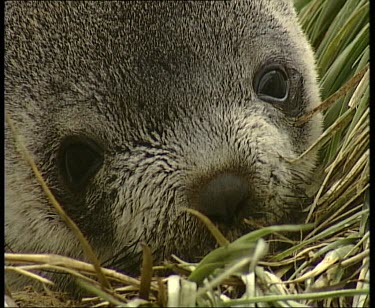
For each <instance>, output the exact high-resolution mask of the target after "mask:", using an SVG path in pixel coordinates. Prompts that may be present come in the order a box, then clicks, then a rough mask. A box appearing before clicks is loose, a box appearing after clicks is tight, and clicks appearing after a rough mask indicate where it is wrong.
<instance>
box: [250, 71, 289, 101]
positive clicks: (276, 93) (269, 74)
mask: <svg viewBox="0 0 375 308" xmlns="http://www.w3.org/2000/svg"><path fill="white" fill-rule="evenodd" d="M254 88H255V91H256V93H257V95H258V97H259V98H260V99H261V100H264V101H266V102H270V103H274V102H276V103H277V102H281V103H282V102H284V101H286V99H287V98H288V96H289V80H288V76H287V74H286V72H285V70H284V69H283V68H282V67H280V66H269V67H267V68H266V69H263V70H261V71H260V72H259V73H258V74H257V76H256V78H255V84H254Z"/></svg>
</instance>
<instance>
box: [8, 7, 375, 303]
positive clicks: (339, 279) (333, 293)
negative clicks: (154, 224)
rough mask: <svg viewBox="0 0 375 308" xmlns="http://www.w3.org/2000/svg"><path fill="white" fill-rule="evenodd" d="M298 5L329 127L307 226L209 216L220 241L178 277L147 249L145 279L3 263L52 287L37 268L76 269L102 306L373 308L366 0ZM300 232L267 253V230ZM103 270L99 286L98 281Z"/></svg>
mask: <svg viewBox="0 0 375 308" xmlns="http://www.w3.org/2000/svg"><path fill="white" fill-rule="evenodd" d="M295 4H296V8H297V10H298V11H299V15H300V20H301V23H302V26H303V28H304V29H305V31H306V33H307V34H308V36H309V38H310V40H311V43H312V45H313V47H314V49H315V51H316V57H317V65H318V69H319V75H320V84H321V92H322V99H323V104H322V105H321V106H320V107H319V111H323V113H324V118H325V122H324V125H325V132H324V134H323V135H322V136H321V138H320V139H319V141H318V142H317V143H316V144H315V145H314V146H319V147H321V152H320V154H321V155H320V156H321V157H320V159H321V169H322V172H323V174H324V180H323V182H322V184H321V185H320V187H319V189H318V192H317V194H316V196H315V198H314V201H313V202H312V204H311V205H310V206H309V207H308V208H307V209H306V223H307V224H310V225H307V226H274V227H269V228H265V229H262V230H257V231H255V232H252V233H251V234H248V235H245V236H244V237H242V238H240V239H238V240H236V241H234V242H233V243H229V242H227V240H226V239H225V238H224V237H223V235H222V234H221V233H220V231H219V230H218V229H217V228H216V227H215V226H214V225H213V224H211V223H210V221H209V220H206V219H204V218H202V220H203V221H204V223H205V224H206V225H207V226H208V228H209V229H210V231H211V232H212V233H213V234H214V236H215V238H216V239H217V240H218V243H220V244H221V247H220V248H218V249H217V250H215V251H212V252H211V253H210V254H209V255H207V256H206V257H205V258H204V259H203V260H202V261H201V263H199V264H198V265H197V264H189V263H186V262H184V261H182V260H179V259H178V258H176V263H175V264H166V267H167V268H169V269H174V270H175V271H176V275H172V276H169V277H165V278H163V277H157V276H156V275H154V276H153V275H151V274H152V273H154V274H155V273H157V272H158V271H159V270H160V269H161V267H160V266H159V267H152V256H150V252H149V250H147V248H145V249H144V262H143V265H142V266H143V270H142V277H141V278H140V279H135V278H132V277H128V276H126V275H124V274H121V273H117V272H115V271H113V270H108V269H101V270H99V269H98V266H96V269H95V266H93V265H91V264H86V263H84V262H80V261H77V260H73V259H69V258H66V257H61V256H55V255H21V254H17V255H16V254H6V255H5V260H6V263H7V264H12V265H6V266H5V270H6V271H18V272H21V273H23V274H25V275H29V276H32V277H33V278H35V279H39V280H40V281H41V283H44V284H45V285H48V284H51V283H52V282H49V281H46V280H45V278H41V277H39V276H38V275H37V274H35V273H34V270H36V269H54V270H56V269H57V270H60V271H64V272H67V273H70V274H72V275H75V276H76V277H77V278H78V279H80V281H81V285H82V286H83V287H84V288H86V289H88V290H89V291H90V292H92V294H95V296H94V297H91V298H85V299H83V300H82V302H81V303H80V304H82V305H87V306H95V307H101V306H108V305H112V306H113V305H114V306H138V305H146V306H147V305H159V306H191V307H192V306H246V307H312V306H324V307H333V306H335V307H338V306H339V307H367V306H369V238H370V233H369V227H368V225H369V65H368V64H369V1H366V0H346V1H343V0H337V1H332V0H295ZM306 116H313V114H310V115H306ZM301 120H306V118H305V119H301ZM301 159H303V157H302V158H301ZM190 213H191V214H192V215H197V216H199V214H197V213H194V211H192V212H190ZM311 226H313V227H311ZM293 230H294V231H296V230H297V231H300V232H301V234H302V235H301V239H300V240H299V241H295V243H294V244H293V245H292V246H291V247H290V248H288V249H286V250H284V251H282V252H280V253H278V254H276V255H268V254H267V244H266V242H265V241H264V240H263V239H262V238H263V237H264V236H265V235H267V234H269V233H270V232H282V231H293ZM303 230H304V232H302V231H303ZM88 250H89V249H88ZM94 258H95V257H92V259H94ZM93 264H95V262H94V263H93ZM152 268H153V272H152V271H151V269H152ZM150 273H151V274H150ZM98 275H99V277H101V279H100V280H101V281H102V283H101V284H100V283H98V282H97V281H96V280H94V279H93V278H94V277H95V276H98ZM42 279H44V280H42ZM110 283H111V284H112V283H116V284H117V285H120V287H117V288H115V287H110ZM48 294H50V295H51V293H48ZM17 296H18V297H17ZM51 296H52V295H51ZM13 297H14V298H15V299H17V298H18V299H19V298H20V295H19V294H18V295H17V293H14V294H13ZM40 300H41V298H40V297H39V301H40ZM60 303H61V302H58V303H54V304H50V305H53V306H59V305H60ZM64 304H65V305H69V304H72V305H77V303H76V302H71V303H68V302H67V301H65V302H64ZM36 305H37V302H36Z"/></svg>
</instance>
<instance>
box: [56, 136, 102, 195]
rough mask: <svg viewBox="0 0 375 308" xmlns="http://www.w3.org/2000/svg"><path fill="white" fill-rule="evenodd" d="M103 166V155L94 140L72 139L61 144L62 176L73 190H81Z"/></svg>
mask: <svg viewBox="0 0 375 308" xmlns="http://www.w3.org/2000/svg"><path fill="white" fill-rule="evenodd" d="M102 164H103V153H102V150H101V149H100V148H99V146H98V145H97V144H96V143H95V142H94V141H92V140H90V139H87V138H80V137H73V138H72V137H70V138H68V139H66V140H64V142H63V143H62V144H61V148H60V170H61V174H62V176H63V178H64V180H65V181H66V183H67V184H68V185H69V187H70V188H71V189H73V190H80V189H82V188H83V186H85V184H86V183H87V182H88V180H89V179H90V178H91V177H92V176H93V175H95V173H96V172H97V171H98V170H99V169H100V167H101V166H102Z"/></svg>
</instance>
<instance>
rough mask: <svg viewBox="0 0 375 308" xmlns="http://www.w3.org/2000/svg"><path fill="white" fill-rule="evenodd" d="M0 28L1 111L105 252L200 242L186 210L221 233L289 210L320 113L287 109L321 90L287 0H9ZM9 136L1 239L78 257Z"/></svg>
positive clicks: (131, 258) (133, 261)
mask: <svg viewBox="0 0 375 308" xmlns="http://www.w3.org/2000/svg"><path fill="white" fill-rule="evenodd" d="M5 42H6V53H5V106H6V107H5V108H6V112H7V113H8V114H9V116H10V117H11V118H12V120H13V121H14V123H15V124H16V127H17V129H18V132H19V136H20V138H21V140H22V143H23V144H24V145H25V146H26V148H27V149H28V151H30V153H31V156H32V158H33V159H34V160H35V162H36V164H37V166H38V167H39V169H40V170H41V173H42V175H43V177H44V178H45V180H46V182H47V184H48V185H49V187H50V189H51V190H52V192H53V193H54V195H55V196H56V198H57V199H58V201H59V202H60V204H61V205H62V206H63V208H64V209H65V211H66V212H67V214H68V215H69V216H70V217H71V218H72V219H73V220H74V221H75V223H76V224H77V225H78V226H79V228H80V229H81V231H82V232H83V234H84V235H85V236H86V237H87V239H88V241H89V242H90V244H91V245H92V246H93V247H94V249H95V251H96V252H97V254H98V257H99V258H100V261H101V262H102V263H103V265H104V266H110V267H113V268H116V269H120V270H125V271H127V272H128V273H136V272H137V271H138V267H139V264H140V259H141V255H142V248H141V244H142V243H146V244H147V245H148V246H149V247H150V248H151V250H152V253H153V257H154V259H155V261H157V262H160V261H162V260H164V259H167V258H168V257H169V256H170V255H171V254H172V253H173V254H176V255H177V256H179V257H181V258H183V259H185V260H188V261H194V260H196V258H198V257H201V256H203V255H204V254H205V253H207V252H208V251H209V250H210V249H212V248H214V246H215V241H214V239H213V238H212V236H211V235H210V234H209V232H208V231H207V230H206V229H205V227H204V226H203V224H202V223H201V222H200V221H199V220H197V219H196V218H195V217H192V216H191V215H189V214H187V213H186V211H184V210H183V209H184V208H194V209H196V210H199V211H200V212H202V213H203V214H205V215H207V216H208V217H209V218H211V219H212V221H214V222H215V223H217V224H218V226H219V228H220V229H221V230H222V232H223V233H224V235H225V236H226V237H227V238H228V239H230V240H233V239H235V238H237V237H239V236H241V235H243V234H245V233H246V232H248V231H251V230H253V229H254V228H255V227H254V226H267V225H272V224H280V223H288V222H296V217H298V216H299V214H300V212H301V211H300V210H301V208H302V206H303V204H304V201H305V200H306V199H307V197H306V190H307V188H308V187H309V185H310V184H311V182H312V180H313V171H314V168H315V166H316V152H311V153H309V154H308V155H306V157H305V158H304V159H303V160H302V161H301V162H299V163H292V162H291V161H292V160H293V159H294V158H296V157H298V156H299V155H300V154H301V153H302V152H303V151H304V150H306V149H307V148H308V147H309V146H310V145H311V144H312V143H313V141H315V139H316V138H318V136H319V135H320V134H321V121H322V119H321V116H320V115H317V116H315V117H314V118H312V119H311V120H309V121H308V122H306V123H304V124H301V125H297V123H296V118H298V117H299V116H301V115H303V114H304V113H305V112H307V111H310V110H311V109H313V108H314V107H316V106H317V104H319V102H320V98H319V88H318V85H317V74H316V71H315V64H314V56H313V52H312V49H311V47H310V45H309V44H308V41H307V38H306V37H305V35H304V33H303V32H302V30H301V27H300V25H299V23H298V20H297V16H296V12H295V10H294V8H293V5H292V1H286V0H285V1H273V0H254V1H249V0H247V1H240V0H238V1H176V2H175V1H165V2H162V1H155V2H154V1H144V2H143V1H138V2H133V1H124V2H113V1H103V2H75V1H71V2H66V3H65V2H60V1H56V2H55V1H53V2H49V1H42V2H22V1H21V2H6V6H5ZM5 142H6V152H5V156H6V157H5V158H6V161H5V171H6V173H5V181H6V195H5V197H6V198H5V204H6V207H5V234H6V247H7V250H8V251H14V252H43V253H57V254H62V255H66V256H70V257H74V258H81V259H85V258H84V256H83V254H82V249H81V247H80V245H79V242H78V240H77V239H76V238H75V236H74V235H73V234H72V232H71V230H70V229H69V228H68V227H67V226H66V225H65V224H64V223H63V221H62V220H61V218H60V217H59V215H57V213H56V212H55V211H54V209H53V207H52V206H51V204H50V202H49V201H48V199H47V198H46V196H45V194H44V193H43V191H42V189H41V187H40V185H39V184H38V182H37V180H36V179H35V177H34V176H33V173H32V170H31V168H30V166H29V165H28V164H27V163H26V162H25V160H24V159H22V156H21V154H20V153H19V152H18V151H17V147H16V145H15V141H14V136H12V134H11V132H10V130H9V128H8V127H6V140H5ZM244 218H247V219H249V220H250V221H252V222H253V224H254V226H251V225H249V224H246V223H244ZM54 278H56V277H54ZM56 279H57V280H58V283H59V284H60V287H62V288H63V287H64V286H65V285H66V284H67V280H66V279H65V278H61V277H58V278H56ZM9 281H10V284H11V285H12V284H13V285H18V286H19V285H21V284H23V283H25V278H24V277H21V278H19V279H18V278H17V279H9Z"/></svg>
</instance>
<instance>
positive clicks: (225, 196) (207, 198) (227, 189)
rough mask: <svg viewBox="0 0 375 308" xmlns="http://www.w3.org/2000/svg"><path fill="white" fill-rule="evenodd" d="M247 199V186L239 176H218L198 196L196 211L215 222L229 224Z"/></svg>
mask: <svg viewBox="0 0 375 308" xmlns="http://www.w3.org/2000/svg"><path fill="white" fill-rule="evenodd" d="M247 198H248V185H247V183H246V182H245V181H244V180H243V179H242V178H241V177H239V176H237V175H233V174H220V175H218V176H216V177H214V178H212V179H211V180H210V181H209V182H208V183H206V184H205V185H204V186H203V187H202V189H201V191H200V193H199V196H198V210H199V211H201V212H202V213H203V214H205V215H207V216H208V217H209V218H210V219H212V220H213V221H215V222H224V223H225V222H230V221H232V220H233V218H234V216H235V214H236V213H237V211H238V210H239V208H240V207H241V205H242V204H244V202H245V201H246V200H247Z"/></svg>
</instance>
